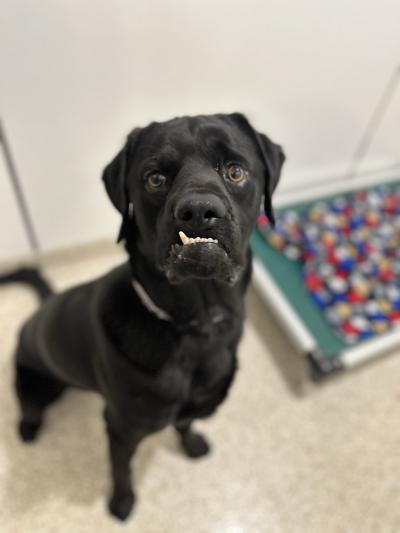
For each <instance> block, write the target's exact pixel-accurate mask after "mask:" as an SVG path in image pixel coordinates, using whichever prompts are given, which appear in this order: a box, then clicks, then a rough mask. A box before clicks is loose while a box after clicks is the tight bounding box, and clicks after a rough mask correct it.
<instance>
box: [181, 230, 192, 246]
mask: <svg viewBox="0 0 400 533" xmlns="http://www.w3.org/2000/svg"><path fill="white" fill-rule="evenodd" d="M179 237H180V238H181V241H182V244H188V243H189V241H190V239H189V237H187V236H186V235H185V234H184V233H183V231H180V232H179Z"/></svg>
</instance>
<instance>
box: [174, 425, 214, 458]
mask: <svg viewBox="0 0 400 533" xmlns="http://www.w3.org/2000/svg"><path fill="white" fill-rule="evenodd" d="M181 442H182V447H183V449H184V450H185V453H186V455H187V456H188V457H191V458H192V459H197V458H198V457H203V456H204V455H207V454H208V453H209V452H210V446H209V444H208V442H207V441H206V439H205V438H204V437H203V436H202V435H200V434H199V433H193V432H191V431H190V432H188V433H186V434H185V435H182V441H181Z"/></svg>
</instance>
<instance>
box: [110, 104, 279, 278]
mask: <svg viewBox="0 0 400 533" xmlns="http://www.w3.org/2000/svg"><path fill="white" fill-rule="evenodd" d="M284 159H285V156H284V154H283V151H282V149H281V147H280V146H278V145H277V144H274V143H273V142H272V141H271V140H270V139H268V137H266V136H265V135H263V134H262V133H258V132H256V131H255V130H254V129H253V128H252V127H251V125H250V124H249V122H248V121H247V119H246V118H245V117H244V116H243V115H241V114H238V113H235V114H232V115H211V116H198V117H182V118H176V119H173V120H170V121H168V122H163V123H152V124H150V125H149V126H147V127H146V128H137V129H135V130H134V131H133V132H132V133H131V134H130V135H129V136H128V139H127V142H126V144H125V146H124V148H123V149H122V150H121V151H120V152H119V153H118V154H117V156H116V157H115V158H114V160H113V161H112V162H111V163H110V164H109V165H108V166H107V167H106V168H105V170H104V174H103V180H104V182H105V186H106V189H107V192H108V194H109V196H110V199H111V201H112V203H113V204H114V206H115V207H116V208H117V209H118V211H119V212H120V213H121V214H122V217H123V223H122V227H121V232H120V239H124V240H125V241H126V245H127V249H128V251H130V250H132V248H133V247H135V248H136V249H137V250H139V252H140V253H141V254H143V255H144V256H145V257H146V259H147V260H148V261H150V262H151V263H152V264H153V265H154V266H155V267H156V268H157V269H158V270H159V271H161V272H163V273H164V274H165V275H166V276H167V278H168V279H169V281H170V282H171V283H179V282H182V281H184V280H185V279H188V278H198V279H216V280H220V281H225V282H227V283H230V284H233V283H235V281H236V280H237V279H238V277H239V275H240V273H241V271H242V269H243V267H244V266H245V264H246V256H247V248H248V240H249V237H250V233H251V231H252V229H253V228H254V226H255V222H256V219H257V216H258V213H259V208H260V204H261V199H262V196H263V195H264V202H265V211H266V214H267V216H268V217H269V219H270V221H271V222H272V223H273V222H274V215H273V211H272V205H271V195H272V192H273V191H274V189H275V187H276V185H277V183H278V180H279V176H280V171H281V167H282V164H283V162H284Z"/></svg>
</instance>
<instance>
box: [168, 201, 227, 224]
mask: <svg viewBox="0 0 400 533" xmlns="http://www.w3.org/2000/svg"><path fill="white" fill-rule="evenodd" d="M174 215H175V220H176V221H177V222H180V223H182V222H185V223H189V224H190V225H193V226H196V225H197V226H205V225H209V224H212V223H213V222H214V221H215V220H216V219H218V218H224V217H225V216H226V207H225V205H224V203H223V202H222V200H220V198H218V196H215V194H191V195H190V196H188V197H185V198H182V199H181V200H179V201H178V202H177V204H176V206H175V211H174Z"/></svg>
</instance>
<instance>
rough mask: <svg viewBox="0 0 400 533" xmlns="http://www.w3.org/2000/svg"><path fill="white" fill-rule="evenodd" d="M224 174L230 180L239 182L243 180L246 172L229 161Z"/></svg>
mask: <svg viewBox="0 0 400 533" xmlns="http://www.w3.org/2000/svg"><path fill="white" fill-rule="evenodd" d="M226 175H227V178H228V179H229V180H230V181H233V183H239V182H240V181H243V180H244V178H245V176H246V172H245V170H244V169H243V168H242V167H241V166H240V165H237V164H236V163H230V164H229V165H228V166H227V167H226Z"/></svg>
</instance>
